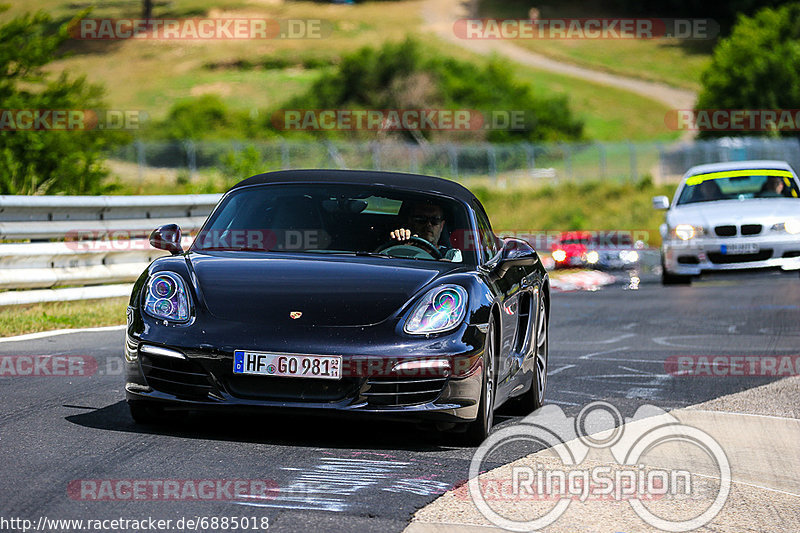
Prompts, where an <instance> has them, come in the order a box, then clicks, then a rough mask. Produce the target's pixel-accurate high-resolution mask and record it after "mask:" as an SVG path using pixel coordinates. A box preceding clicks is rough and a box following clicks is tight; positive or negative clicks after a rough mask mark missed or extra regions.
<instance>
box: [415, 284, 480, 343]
mask: <svg viewBox="0 0 800 533" xmlns="http://www.w3.org/2000/svg"><path fill="white" fill-rule="evenodd" d="M466 312H467V291H466V289H464V287H461V286H460V285H443V286H441V287H436V288H435V289H431V290H429V291H428V292H426V293H425V295H424V296H423V297H422V298H421V299H420V301H419V302H417V305H415V306H414V310H413V311H411V314H410V315H409V317H408V320H406V325H405V327H404V328H403V330H404V331H405V332H406V333H411V334H415V335H419V334H425V333H441V332H442V331H447V330H450V329H453V328H455V327H456V326H458V325H459V324H461V321H462V320H464V315H465V314H466Z"/></svg>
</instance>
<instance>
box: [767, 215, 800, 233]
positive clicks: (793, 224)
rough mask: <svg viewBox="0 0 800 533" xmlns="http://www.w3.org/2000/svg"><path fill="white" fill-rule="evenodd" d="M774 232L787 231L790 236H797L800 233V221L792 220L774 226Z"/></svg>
mask: <svg viewBox="0 0 800 533" xmlns="http://www.w3.org/2000/svg"><path fill="white" fill-rule="evenodd" d="M772 231H785V232H786V233H788V234H790V235H797V234H798V233H800V220H797V219H792V220H787V221H786V222H781V223H779V224H775V225H774V226H772Z"/></svg>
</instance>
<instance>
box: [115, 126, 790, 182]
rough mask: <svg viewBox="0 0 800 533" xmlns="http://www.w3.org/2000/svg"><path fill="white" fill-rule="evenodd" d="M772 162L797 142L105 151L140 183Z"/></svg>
mask: <svg viewBox="0 0 800 533" xmlns="http://www.w3.org/2000/svg"><path fill="white" fill-rule="evenodd" d="M746 159H777V160H782V161H788V162H789V164H791V165H792V166H793V167H794V168H796V169H800V140H798V139H765V138H725V139H719V140H713V141H693V142H674V143H668V142H637V143H633V142H616V143H611V142H605V143H552V144H513V145H498V144H434V143H427V144H425V145H419V144H402V143H385V142H383V143H382V142H342V141H316V142H312V141H303V142H299V141H288V140H287V141H273V142H241V141H229V142H218V141H217V142H210V141H203V142H199V141H163V142H156V141H147V142H144V141H137V142H135V143H133V144H130V145H127V146H123V147H120V148H118V149H116V150H114V151H113V152H111V153H109V163H110V166H111V168H112V171H113V172H114V173H115V174H117V175H120V176H122V177H125V178H127V179H129V180H136V179H138V180H139V181H143V180H145V179H146V177H147V176H148V175H152V174H153V173H157V174H160V175H161V176H167V177H172V178H176V179H185V180H190V179H193V178H195V177H197V176H198V175H202V174H213V173H217V175H222V176H229V177H231V178H234V179H238V178H243V177H246V175H250V174H255V173H258V172H266V171H271V170H280V169H298V168H347V169H375V170H392V171H399V172H412V173H421V174H431V175H436V176H442V177H446V178H450V179H455V180H469V179H471V178H488V179H489V180H492V181H494V182H496V183H497V184H500V185H506V184H512V185H524V184H532V183H536V182H543V181H558V180H568V181H588V180H614V181H634V182H635V181H639V180H641V179H642V178H644V177H650V178H651V179H652V180H653V181H654V182H656V183H668V182H675V181H677V180H679V179H680V177H681V176H682V175H683V173H684V172H685V171H686V170H687V169H688V168H689V167H691V166H693V165H698V164H703V163H713V162H718V161H740V160H746Z"/></svg>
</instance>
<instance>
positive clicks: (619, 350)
mask: <svg viewBox="0 0 800 533" xmlns="http://www.w3.org/2000/svg"><path fill="white" fill-rule="evenodd" d="M627 349H628V346H623V347H621V348H614V349H613V350H605V351H603V352H592V353H587V354H586V355H582V356H580V357H578V359H590V358H592V357H594V356H595V355H605V354H609V353H614V352H621V351H623V350H627Z"/></svg>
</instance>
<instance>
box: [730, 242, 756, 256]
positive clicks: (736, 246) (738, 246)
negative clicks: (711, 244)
mask: <svg viewBox="0 0 800 533" xmlns="http://www.w3.org/2000/svg"><path fill="white" fill-rule="evenodd" d="M758 250H759V248H758V244H756V243H754V242H739V243H733V244H723V245H722V248H721V251H722V253H723V254H731V255H734V254H735V255H738V254H757V253H758Z"/></svg>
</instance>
